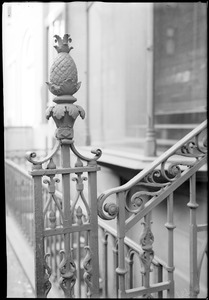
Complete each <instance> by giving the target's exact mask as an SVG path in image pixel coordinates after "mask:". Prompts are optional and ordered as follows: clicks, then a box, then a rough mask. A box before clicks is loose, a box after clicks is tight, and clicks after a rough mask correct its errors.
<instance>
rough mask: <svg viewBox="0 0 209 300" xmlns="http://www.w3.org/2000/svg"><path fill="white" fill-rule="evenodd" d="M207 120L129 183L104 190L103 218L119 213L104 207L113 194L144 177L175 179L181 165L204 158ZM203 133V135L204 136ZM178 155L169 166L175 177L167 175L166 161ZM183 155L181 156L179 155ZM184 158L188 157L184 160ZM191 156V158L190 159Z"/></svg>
mask: <svg viewBox="0 0 209 300" xmlns="http://www.w3.org/2000/svg"><path fill="white" fill-rule="evenodd" d="M206 128H207V121H204V122H203V123H201V124H200V125H199V126H198V127H196V128H195V129H194V130H192V131H191V132H190V133H188V134H187V135H186V136H185V137H183V138H182V139H181V140H180V141H178V142H177V143H176V144H175V145H173V146H172V147H171V148H170V149H168V150H167V151H166V152H164V153H163V154H162V155H161V156H159V157H158V158H157V159H156V160H154V161H153V162H152V163H151V164H150V165H148V166H147V167H146V168H144V169H143V170H142V171H141V172H140V173H138V174H137V175H136V176H134V177H133V178H132V179H131V180H129V181H128V182H127V183H125V184H123V185H121V186H118V187H115V188H111V189H109V190H107V191H105V192H103V193H102V194H101V195H100V196H99V198H98V202H99V207H98V213H99V216H100V217H101V218H102V219H114V218H115V216H116V214H117V209H116V211H115V214H113V207H111V208H112V210H110V213H109V215H108V211H105V212H106V213H104V209H103V205H104V201H105V200H106V199H107V198H108V197H109V196H110V195H112V194H117V193H120V192H126V191H127V190H130V189H131V188H132V187H133V186H135V185H136V184H138V183H139V182H141V181H142V180H143V179H145V181H147V182H151V183H152V182H154V180H155V179H154V178H153V177H160V176H163V177H164V179H165V180H166V182H167V183H169V182H172V181H174V180H175V179H176V178H178V177H179V175H180V170H181V169H180V165H181V166H185V167H186V166H189V167H191V166H193V165H194V160H192V158H193V159H198V158H204V157H205V155H206V153H207V144H206V143H207V140H206V138H207V134H206ZM202 135H203V136H202ZM174 155H178V157H177V158H174V160H173V162H172V163H171V164H170V168H168V173H169V174H170V175H174V176H173V177H168V176H167V175H166V169H165V167H166V163H168V159H170V158H172V156H174ZM179 156H181V157H179ZM182 157H183V158H187V159H185V160H182ZM188 158H190V159H188Z"/></svg>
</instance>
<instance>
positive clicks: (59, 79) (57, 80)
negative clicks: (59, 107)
mask: <svg viewBox="0 0 209 300" xmlns="http://www.w3.org/2000/svg"><path fill="white" fill-rule="evenodd" d="M54 38H55V43H56V45H55V46H54V48H55V49H56V50H57V52H58V55H57V57H55V60H54V62H53V64H52V66H51V69H50V82H46V84H47V85H48V88H49V91H50V92H51V93H52V94H54V95H56V96H63V95H70V96H72V95H73V94H75V93H76V92H77V91H78V89H79V88H80V85H81V82H78V74H77V67H76V64H75V62H74V60H73V59H72V57H71V55H70V53H69V52H70V50H71V49H72V48H73V47H69V43H71V42H72V39H71V38H70V35H69V34H68V33H66V34H65V35H64V36H63V39H61V37H60V36H59V35H54Z"/></svg>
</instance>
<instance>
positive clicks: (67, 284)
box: [59, 250, 76, 298]
mask: <svg viewBox="0 0 209 300" xmlns="http://www.w3.org/2000/svg"><path fill="white" fill-rule="evenodd" d="M61 253H62V254H63V258H62V261H61V263H60V265H59V270H60V275H61V277H60V279H59V284H60V287H61V289H62V290H63V291H64V294H65V297H66V298H74V285H75V282H76V265H75V262H74V261H73V259H72V257H71V253H68V254H66V253H65V251H64V250H61V251H60V254H61Z"/></svg>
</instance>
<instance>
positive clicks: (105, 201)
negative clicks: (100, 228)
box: [98, 121, 207, 297]
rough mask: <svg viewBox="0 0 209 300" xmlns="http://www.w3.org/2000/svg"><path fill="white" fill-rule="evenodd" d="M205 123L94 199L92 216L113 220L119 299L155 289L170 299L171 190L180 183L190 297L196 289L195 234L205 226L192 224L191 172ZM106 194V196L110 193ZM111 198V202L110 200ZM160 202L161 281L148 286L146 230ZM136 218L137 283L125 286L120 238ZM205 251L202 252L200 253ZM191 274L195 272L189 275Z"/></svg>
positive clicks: (200, 154) (150, 254)
mask: <svg viewBox="0 0 209 300" xmlns="http://www.w3.org/2000/svg"><path fill="white" fill-rule="evenodd" d="M206 128H207V121H205V122H203V123H202V124H200V125H199V126H198V127H197V128H195V129H194V130H193V131H191V132H190V133H189V134H187V135H186V136H185V137H184V138H182V139H181V140H180V141H178V142H177V143H176V144H175V145H174V146H172V147H171V148H170V149H169V150H167V151H166V152H165V153H163V154H162V155H161V156H160V157H158V158H157V159H156V160H155V161H154V162H153V163H151V164H150V165H149V166H148V167H146V168H145V169H144V170H142V171H141V172H140V173H138V174H137V175H136V176H135V177H133V178H132V179H131V180H129V181H128V182H127V183H126V184H124V185H121V186H119V187H116V188H112V189H109V190H107V191H105V192H103V193H102V194H101V195H100V196H99V197H98V215H99V216H100V218H101V219H104V220H112V219H115V218H116V219H117V243H118V267H117V268H116V273H117V276H118V293H119V296H120V297H134V296H136V295H137V296H140V295H141V296H143V295H144V296H146V297H152V295H153V294H154V293H156V292H160V291H161V292H162V291H164V290H167V293H168V297H174V269H175V267H174V247H173V230H174V228H175V227H176V226H175V225H174V222H173V192H174V191H175V190H176V189H177V188H178V187H180V186H181V185H182V184H183V183H184V182H185V181H187V180H189V182H190V195H189V197H190V201H189V203H188V204H187V206H188V207H189V208H190V296H191V297H194V296H195V297H196V296H197V295H198V293H199V278H200V276H199V275H198V276H197V275H196V274H200V267H201V262H202V254H200V256H201V258H197V233H198V232H199V231H205V230H207V225H206V224H201V225H197V224H196V208H197V207H198V204H197V203H196V188H195V185H196V172H197V171H198V170H199V169H200V168H201V167H203V166H204V165H205V164H206V161H207V132H206ZM110 196H111V197H110ZM113 196H115V201H114V202H113ZM163 200H167V222H166V224H165V227H166V228H167V230H168V261H167V267H166V268H167V273H168V276H167V281H162V282H161V283H159V281H158V283H157V284H151V282H150V266H151V264H152V262H153V258H154V251H153V246H152V244H153V242H154V236H153V233H152V230H151V224H152V210H153V209H154V208H155V207H156V206H157V205H159V204H160V203H161V202H162V201H163ZM140 220H143V224H144V229H143V230H142V234H141V237H140V242H139V245H140V246H141V249H142V253H141V254H140V255H139V256H140V260H141V263H142V269H143V280H142V286H141V287H138V288H133V289H127V288H126V273H127V269H126V267H125V265H126V263H125V256H126V255H125V252H124V251H125V250H124V249H125V237H126V234H127V232H128V231H129V230H130V229H132V228H133V226H134V225H136V224H137V223H138V222H139V221H140ZM204 249H206V248H204ZM204 253H205V252H204ZM194 274H195V275H194Z"/></svg>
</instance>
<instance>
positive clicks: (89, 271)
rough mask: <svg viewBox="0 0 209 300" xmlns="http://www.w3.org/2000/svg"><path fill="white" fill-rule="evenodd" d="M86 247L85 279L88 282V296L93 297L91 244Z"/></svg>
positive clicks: (84, 261)
mask: <svg viewBox="0 0 209 300" xmlns="http://www.w3.org/2000/svg"><path fill="white" fill-rule="evenodd" d="M84 249H86V256H85V258H84V260H83V267H84V274H83V279H84V281H85V283H86V286H87V297H89V298H90V297H91V288H92V282H91V277H92V265H91V258H92V253H91V250H90V248H89V246H86V247H84Z"/></svg>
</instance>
